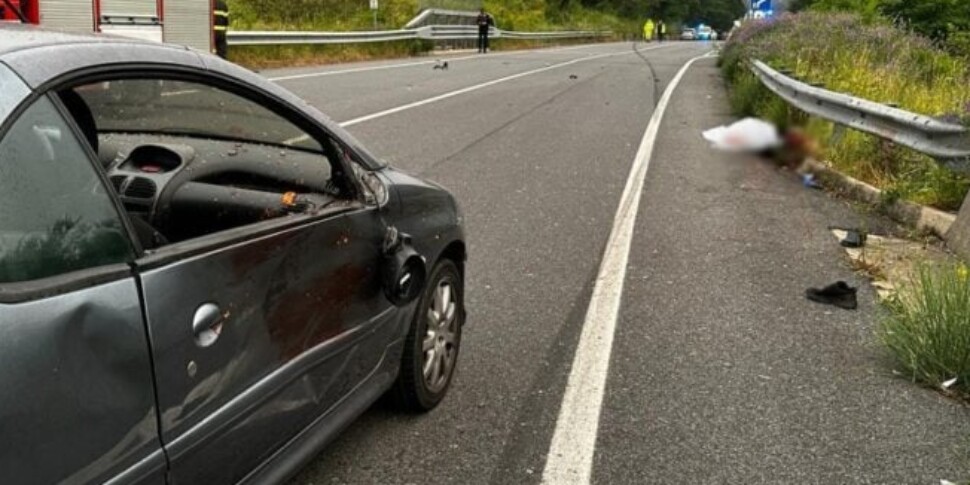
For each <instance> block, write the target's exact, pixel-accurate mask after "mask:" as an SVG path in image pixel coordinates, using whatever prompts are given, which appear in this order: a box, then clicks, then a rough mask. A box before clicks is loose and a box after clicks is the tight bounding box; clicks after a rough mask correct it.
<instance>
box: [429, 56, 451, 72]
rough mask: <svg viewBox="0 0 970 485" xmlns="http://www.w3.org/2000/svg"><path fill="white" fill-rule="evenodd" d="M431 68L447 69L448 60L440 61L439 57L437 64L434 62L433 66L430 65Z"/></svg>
mask: <svg viewBox="0 0 970 485" xmlns="http://www.w3.org/2000/svg"><path fill="white" fill-rule="evenodd" d="M431 69H432V70H435V69H441V70H442V71H447V70H448V61H444V62H441V59H438V62H437V64H435V65H434V67H432V68H431Z"/></svg>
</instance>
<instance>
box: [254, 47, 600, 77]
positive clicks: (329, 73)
mask: <svg viewBox="0 0 970 485" xmlns="http://www.w3.org/2000/svg"><path fill="white" fill-rule="evenodd" d="M598 45H604V44H583V45H578V46H568V47H555V48H551V49H532V50H524V51H507V52H501V53H497V54H492V55H482V54H476V55H471V56H462V57H451V58H449V57H446V56H442V58H441V59H440V60H442V61H448V62H455V61H467V60H469V59H494V58H496V57H503V56H511V55H515V54H529V53H535V52H560V51H568V50H575V49H584V48H587V47H594V46H598ZM437 62H438V59H435V60H427V61H417V62H401V63H398V64H387V65H383V66H366V67H355V68H351V69H340V70H336V71H319V72H309V73H304V74H291V75H289V76H279V77H271V78H268V79H269V80H270V81H273V82H278V81H292V80H295V79H306V78H311V77H323V76H335V75H338V74H351V73H355V72H367V71H381V70H385V69H397V68H400V67H413V66H426V65H428V64H435V63H437Z"/></svg>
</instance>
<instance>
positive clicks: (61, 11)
mask: <svg viewBox="0 0 970 485" xmlns="http://www.w3.org/2000/svg"><path fill="white" fill-rule="evenodd" d="M38 7H39V8H40V25H43V26H44V27H48V28H51V29H56V30H67V31H72V32H91V31H92V30H93V29H94V2H93V1H92V0H41V1H40V2H38Z"/></svg>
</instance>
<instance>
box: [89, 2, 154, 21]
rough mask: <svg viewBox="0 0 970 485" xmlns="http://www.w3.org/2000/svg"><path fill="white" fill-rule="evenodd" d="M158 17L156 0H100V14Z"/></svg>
mask: <svg viewBox="0 0 970 485" xmlns="http://www.w3.org/2000/svg"><path fill="white" fill-rule="evenodd" d="M125 15H136V16H139V17H142V16H143V17H158V2H157V1H156V0H101V16H102V17H104V16H109V17H114V16H119V17H120V16H125Z"/></svg>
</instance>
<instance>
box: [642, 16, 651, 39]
mask: <svg viewBox="0 0 970 485" xmlns="http://www.w3.org/2000/svg"><path fill="white" fill-rule="evenodd" d="M653 29H654V25H653V20H652V19H647V22H646V23H644V24H643V40H644V41H645V42H650V41H652V40H653Z"/></svg>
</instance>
